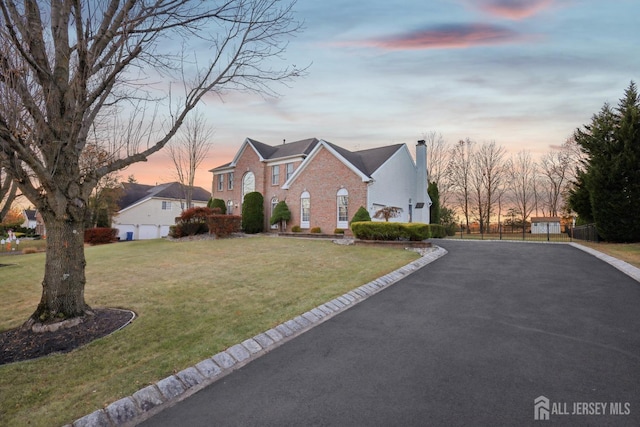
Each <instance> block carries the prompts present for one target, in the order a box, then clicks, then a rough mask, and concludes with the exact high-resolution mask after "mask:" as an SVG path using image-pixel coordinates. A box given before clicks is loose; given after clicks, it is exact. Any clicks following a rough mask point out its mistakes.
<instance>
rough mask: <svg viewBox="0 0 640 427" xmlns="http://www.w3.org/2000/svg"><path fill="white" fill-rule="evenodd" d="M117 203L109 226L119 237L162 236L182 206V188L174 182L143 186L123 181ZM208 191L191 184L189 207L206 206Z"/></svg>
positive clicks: (140, 238) (135, 238) (143, 237)
mask: <svg viewBox="0 0 640 427" xmlns="http://www.w3.org/2000/svg"><path fill="white" fill-rule="evenodd" d="M122 188H123V195H122V197H121V198H120V201H119V202H118V205H119V207H120V210H119V211H118V213H117V214H116V215H115V216H114V217H113V221H112V227H113V228H117V229H118V236H119V237H120V240H131V239H134V240H145V239H158V238H160V237H166V236H167V235H168V234H169V227H170V226H172V225H174V224H175V219H176V217H178V216H180V214H181V213H182V211H183V210H184V209H185V208H186V207H185V206H184V200H185V196H184V195H185V187H184V186H183V185H182V184H180V183H178V182H171V183H168V184H160V185H144V184H137V183H130V182H125V183H123V184H122ZM210 198H211V194H210V193H209V192H208V191H207V190H205V189H204V188H202V187H194V188H193V195H192V207H193V206H207V202H208V201H209V199H210Z"/></svg>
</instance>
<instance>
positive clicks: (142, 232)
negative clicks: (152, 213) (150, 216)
mask: <svg viewBox="0 0 640 427" xmlns="http://www.w3.org/2000/svg"><path fill="white" fill-rule="evenodd" d="M158 237H160V236H158V226H157V225H146V224H140V226H139V227H138V239H139V240H148V239H157V238H158Z"/></svg>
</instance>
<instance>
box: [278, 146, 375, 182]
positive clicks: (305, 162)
mask: <svg viewBox="0 0 640 427" xmlns="http://www.w3.org/2000/svg"><path fill="white" fill-rule="evenodd" d="M322 147H324V148H326V149H327V150H329V152H330V153H331V154H333V155H334V156H335V157H336V158H337V159H338V160H340V161H341V162H342V163H343V164H344V165H345V166H347V167H348V168H349V169H350V170H351V171H352V172H353V173H355V174H356V175H357V176H359V177H360V178H361V179H362V182H369V181H372V178H371V177H370V176H367V175H365V174H364V173H362V171H361V170H360V169H358V168H357V167H356V166H355V165H354V164H353V163H351V162H350V161H348V160H347V159H345V158H344V157H343V156H342V155H341V154H340V153H338V152H337V151H336V150H334V149H333V147H331V145H330V144H329V142H328V141H325V140H324V139H321V140H319V141H318V144H316V146H315V147H313V150H311V152H310V153H309V155H308V156H307V157H306V158H305V159H304V160H303V161H302V163H301V164H300V166H298V168H297V169H296V170H295V171H294V172H293V175H291V177H290V178H289V179H288V180H287V182H285V183H284V184H283V185H282V187H281V188H282V189H283V190H288V189H289V187H290V186H291V184H292V183H293V181H295V180H296V178H298V176H299V175H300V174H301V173H302V171H303V170H304V169H306V167H307V165H308V164H309V163H310V162H311V160H312V159H313V158H314V157H315V156H316V155H317V154H318V152H319V151H320V149H321V148H322Z"/></svg>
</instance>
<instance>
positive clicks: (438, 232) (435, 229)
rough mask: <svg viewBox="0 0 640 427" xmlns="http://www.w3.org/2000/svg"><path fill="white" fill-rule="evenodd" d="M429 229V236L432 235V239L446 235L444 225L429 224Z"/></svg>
mask: <svg viewBox="0 0 640 427" xmlns="http://www.w3.org/2000/svg"><path fill="white" fill-rule="evenodd" d="M429 229H430V233H431V237H433V238H434V239H442V238H444V237H447V229H446V228H445V227H444V225H440V224H429Z"/></svg>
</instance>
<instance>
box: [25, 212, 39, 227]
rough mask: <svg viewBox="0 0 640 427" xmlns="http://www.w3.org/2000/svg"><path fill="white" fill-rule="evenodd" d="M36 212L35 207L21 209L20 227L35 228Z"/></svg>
mask: <svg viewBox="0 0 640 427" xmlns="http://www.w3.org/2000/svg"><path fill="white" fill-rule="evenodd" d="M36 212H37V211H36V210H35V209H25V210H23V211H22V217H23V218H24V222H23V223H22V227H24V228H31V229H33V230H35V228H36V225H37V220H36Z"/></svg>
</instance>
